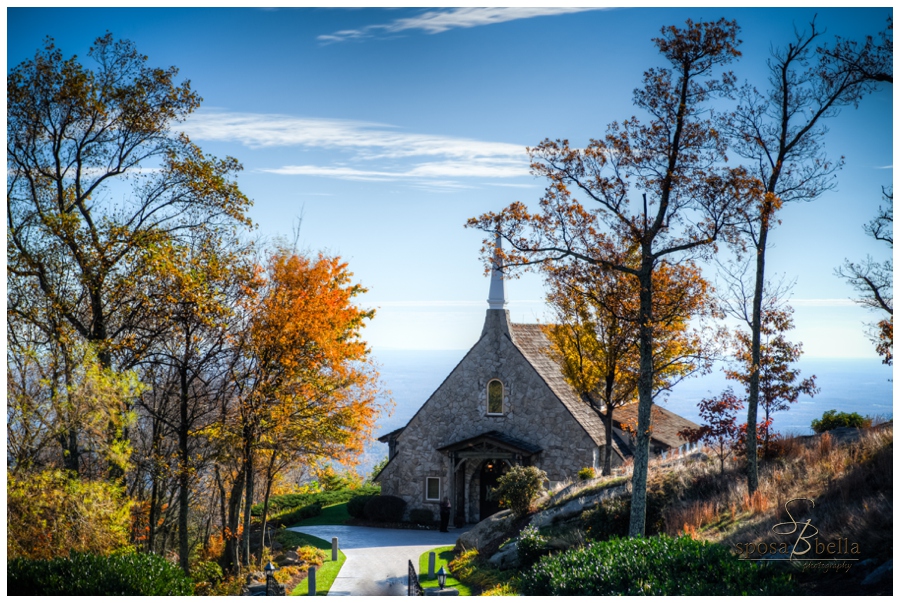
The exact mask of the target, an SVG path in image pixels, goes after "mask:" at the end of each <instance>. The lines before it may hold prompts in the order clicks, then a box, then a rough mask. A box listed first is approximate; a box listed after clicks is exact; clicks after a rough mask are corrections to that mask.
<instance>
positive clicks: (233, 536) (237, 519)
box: [225, 468, 245, 576]
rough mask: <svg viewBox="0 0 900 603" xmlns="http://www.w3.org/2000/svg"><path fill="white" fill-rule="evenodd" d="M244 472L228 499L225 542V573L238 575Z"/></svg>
mask: <svg viewBox="0 0 900 603" xmlns="http://www.w3.org/2000/svg"><path fill="white" fill-rule="evenodd" d="M244 478H245V476H244V470H243V468H242V469H241V471H240V473H238V474H237V476H236V477H235V478H234V484H232V486H231V495H230V497H229V499H228V527H227V535H226V536H227V539H226V540H225V571H227V572H229V573H230V574H231V575H233V576H234V575H237V574H238V572H239V571H240V568H241V557H240V554H239V550H238V543H239V539H238V532H239V529H238V528H239V526H240V523H241V511H240V510H241V500H242V498H241V496H242V495H243V493H244Z"/></svg>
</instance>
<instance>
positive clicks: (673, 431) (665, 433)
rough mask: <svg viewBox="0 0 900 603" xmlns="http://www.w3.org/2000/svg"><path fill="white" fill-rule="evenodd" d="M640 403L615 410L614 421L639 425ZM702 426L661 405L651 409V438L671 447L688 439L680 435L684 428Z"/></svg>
mask: <svg viewBox="0 0 900 603" xmlns="http://www.w3.org/2000/svg"><path fill="white" fill-rule="evenodd" d="M637 417H638V405H637V402H635V403H633V404H626V405H625V406H620V407H619V408H617V409H615V410H614V411H613V423H614V424H615V423H618V424H619V425H623V424H625V425H632V426H636V425H637ZM699 427H700V426H699V425H697V424H696V423H694V422H693V421H688V420H687V419H685V418H684V417H682V416H679V415H676V414H675V413H673V412H672V411H670V410H666V409H665V408H663V407H661V406H657V405H656V404H654V405H653V407H652V409H651V411H650V438H651V439H653V440H656V441H658V442H661V443H663V444H665V445H666V446H668V447H670V448H678V447H679V446H681V445H682V444H684V443H685V442H687V440H685V439H684V438H681V437H679V436H678V432H679V431H681V430H683V429H688V428H690V429H698V428H699Z"/></svg>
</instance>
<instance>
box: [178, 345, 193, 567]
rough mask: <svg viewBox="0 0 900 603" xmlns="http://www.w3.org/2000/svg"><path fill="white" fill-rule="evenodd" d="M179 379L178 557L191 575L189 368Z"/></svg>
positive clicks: (180, 368) (183, 371)
mask: <svg viewBox="0 0 900 603" xmlns="http://www.w3.org/2000/svg"><path fill="white" fill-rule="evenodd" d="M189 341H190V338H186V339H185V346H188V345H189V344H188V342H189ZM179 373H180V375H179V377H180V386H181V392H180V393H181V395H180V396H179V398H180V400H179V401H180V406H181V409H180V411H181V412H180V422H179V424H178V456H179V461H180V462H179V464H180V467H179V474H178V557H179V561H180V565H181V569H182V570H184V573H185V574H188V575H190V569H191V568H190V559H189V558H188V557H189V555H190V545H189V542H188V512H189V511H190V508H189V506H188V503H189V498H190V486H191V484H190V477H191V468H190V454H189V452H188V379H187V367H186V366H185V363H182V365H181V367H179Z"/></svg>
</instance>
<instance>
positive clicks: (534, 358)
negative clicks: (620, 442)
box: [510, 323, 621, 454]
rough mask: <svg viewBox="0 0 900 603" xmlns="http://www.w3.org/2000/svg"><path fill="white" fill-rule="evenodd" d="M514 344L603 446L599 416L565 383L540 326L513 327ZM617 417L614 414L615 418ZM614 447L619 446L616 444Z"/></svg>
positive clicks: (577, 419) (520, 325)
mask: <svg viewBox="0 0 900 603" xmlns="http://www.w3.org/2000/svg"><path fill="white" fill-rule="evenodd" d="M510 330H511V333H512V341H513V344H515V346H516V347H517V348H518V349H519V351H520V352H522V355H524V356H525V359H526V360H528V362H529V364H531V366H532V367H534V370H536V371H537V372H538V374H539V375H540V376H541V378H542V379H543V380H544V382H545V383H546V384H547V386H548V387H549V388H550V390H551V391H552V392H553V393H554V394H555V395H556V397H557V398H559V400H560V402H562V403H563V404H564V405H565V407H566V408H567V409H568V410H569V412H570V413H572V416H573V417H575V420H576V421H578V422H579V423H580V424H581V425H582V427H584V429H585V431H587V432H588V435H590V436H591V439H592V440H594V443H595V444H597V445H598V446H603V445H604V444H605V443H606V432H605V431H604V427H603V421H602V420H601V419H600V416H599V415H598V414H597V413H596V412H595V411H594V410H593V409H592V408H591V407H590V406H589V405H588V404H587V403H585V402H584V401H583V400H582V399H581V398H580V397H579V396H578V394H577V393H575V390H573V389H572V387H571V386H570V385H569V384H568V383H566V380H565V378H564V377H563V373H562V368H561V367H560V366H559V363H558V362H556V361H555V360H554V359H553V358H552V357H551V356H550V355H549V354H548V351H549V349H550V341H549V340H548V339H547V337H546V335H544V331H543V328H542V326H541V325H537V324H515V323H513V324H510ZM613 416H614V417H615V415H613ZM613 448H615V449H616V450H617V451H618V452H619V453H620V454H621V451H619V450H618V446H617V445H616V443H615V442H613Z"/></svg>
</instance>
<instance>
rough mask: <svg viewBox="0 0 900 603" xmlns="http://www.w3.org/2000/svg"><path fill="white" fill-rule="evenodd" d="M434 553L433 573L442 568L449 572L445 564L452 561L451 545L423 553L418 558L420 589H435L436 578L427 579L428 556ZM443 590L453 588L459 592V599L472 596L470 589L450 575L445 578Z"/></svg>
mask: <svg viewBox="0 0 900 603" xmlns="http://www.w3.org/2000/svg"><path fill="white" fill-rule="evenodd" d="M429 553H434V555H435V560H434V571H435V572H437V571H438V570H439V569H441V567H443V568H444V571H445V572H448V573H449V572H450V568H449V567H447V564H448V563H450V562H451V561H452V560H453V545H452V544H451V545H449V546H439V547H437V548H436V549H431V550H430V551H425V552H424V553H422V554H421V555H420V556H419V584H420V585H421V586H422V588H431V587H435V588H436V587H437V585H438V581H437V578H435V579H434V580H429V579H428V554H429ZM444 588H455V589H456V590H458V591H459V594H460V596H461V597H470V596H472V589H471V588H469V587H468V586H466V585H465V584H463V583H462V582H460V581H459V580H457V579H456V578H454V577H453V576H452V575H449V576H447V582H446V584H444Z"/></svg>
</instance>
